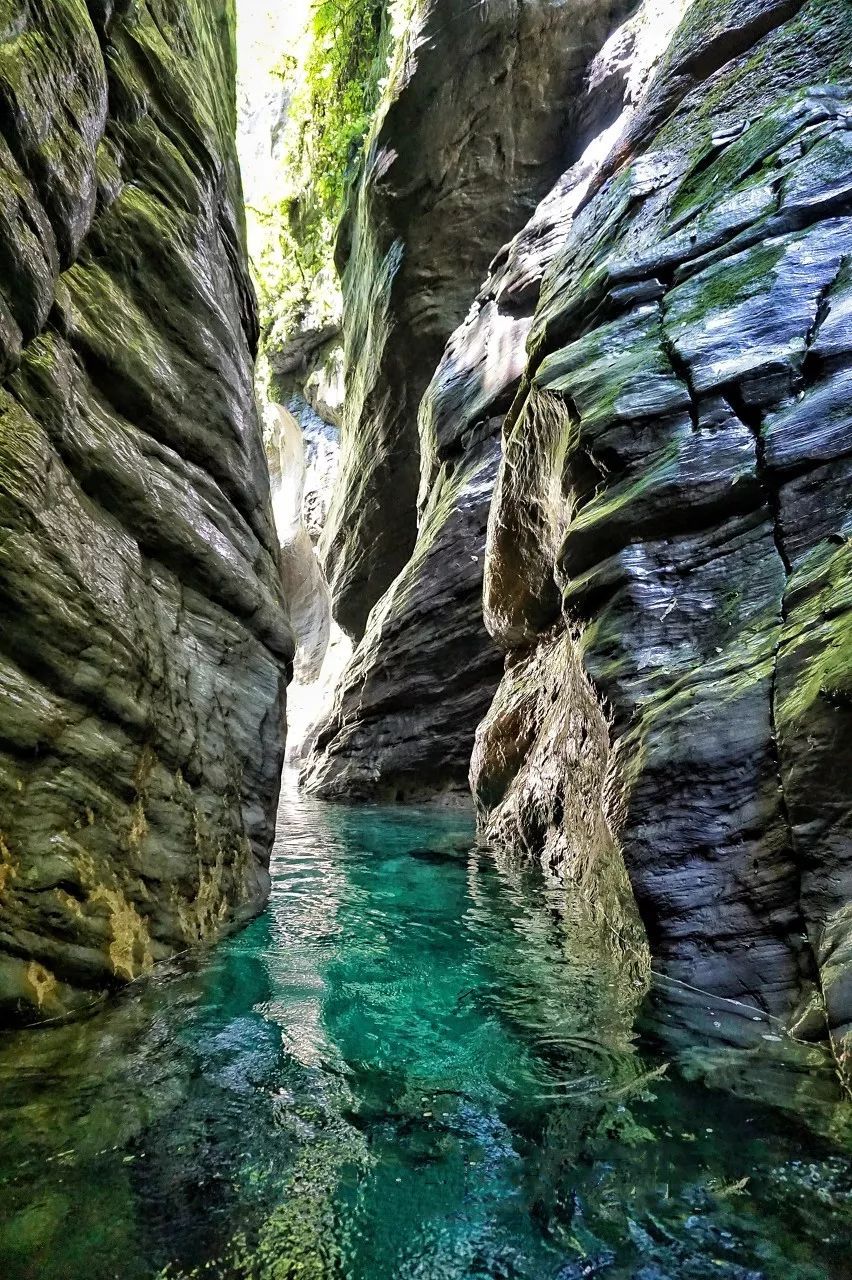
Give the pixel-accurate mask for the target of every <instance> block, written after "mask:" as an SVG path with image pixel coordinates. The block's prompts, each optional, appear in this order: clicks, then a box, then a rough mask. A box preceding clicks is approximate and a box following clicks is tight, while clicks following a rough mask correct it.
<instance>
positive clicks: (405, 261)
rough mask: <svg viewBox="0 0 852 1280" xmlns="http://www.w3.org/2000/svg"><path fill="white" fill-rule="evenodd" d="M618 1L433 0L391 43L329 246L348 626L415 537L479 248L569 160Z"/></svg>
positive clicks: (332, 559)
mask: <svg viewBox="0 0 852 1280" xmlns="http://www.w3.org/2000/svg"><path fill="white" fill-rule="evenodd" d="M629 7H630V6H629V5H628V4H626V3H622V2H621V0H582V2H581V3H576V4H572V5H570V6H566V5H565V4H563V3H561V2H560V0H533V3H519V2H518V0H499V2H498V3H493V4H489V5H487V6H482V5H471V4H469V3H468V0H438V2H437V3H433V4H428V5H427V4H422V5H417V6H416V7H415V9H416V12H415V16H414V19H413V21H412V24H411V31H410V33H409V39H408V40H407V42H406V44H405V45H400V46H399V48H398V49H397V50H396V53H395V60H394V64H393V71H392V76H391V87H390V89H389V91H388V93H387V95H386V99H385V103H384V106H383V108H382V109H381V110H380V114H379V119H378V122H377V125H376V127H375V129H374V130H373V133H372V135H371V137H370V138H369V139H368V144H367V149H366V155H365V159H364V162H363V166H362V173H361V176H360V179H359V181H358V183H357V186H356V189H355V192H354V194H353V198H352V205H351V209H350V213H349V216H348V218H347V220H346V223H345V225H344V230H343V235H342V238H341V244H340V247H339V257H340V259H341V262H342V263H345V273H344V278H343V284H344V344H345V352H346V391H347V395H346V405H345V414H344V422H343V432H342V458H341V477H342V478H341V481H340V483H339V484H338V486H337V489H336V492H335V498H334V501H333V503H332V507H331V511H330V513H329V520H328V523H327V525H326V528H325V531H324V534H323V541H322V548H323V553H324V556H325V564H326V570H327V576H328V580H329V583H330V585H331V588H332V595H333V599H334V608H335V616H336V618H337V619H338V621H339V623H340V625H341V626H342V627H343V629H344V630H345V631H346V632H347V633H348V634H349V635H351V636H352V637H353V639H355V640H356V641H357V640H359V639H360V638H361V636H362V635H363V634H364V630H365V627H366V624H367V617H368V614H369V612H370V609H371V608H372V607H373V605H374V604H375V603H376V602H377V600H378V599H379V598H380V596H381V595H382V594H383V593H384V591H385V590H386V589H387V588H388V587H389V586H390V584H391V582H392V581H393V580H394V578H395V577H396V575H397V574H398V573H399V572H400V571H401V570H402V568H403V566H404V565H405V563H406V561H407V560H408V558H409V556H410V555H411V554H412V551H413V548H414V543H415V539H416V534H417V520H416V505H417V491H418V485H419V472H420V468H419V457H418V454H419V448H418V430H417V413H418V406H419V404H420V400H421V398H422V396H423V394H424V392H425V390H426V387H427V386H428V384H429V381H430V379H431V378H432V376H433V374H434V372H435V369H436V367H437V365H438V363H439V361H440V359H441V354H442V352H443V349H444V346H445V344H446V342H447V339H448V338H449V337H450V335H451V334H452V333H453V331H454V330H455V329H456V327H457V326H458V325H459V324H460V323H461V321H462V320H463V319H464V317H465V315H466V313H467V311H468V309H469V307H470V304H471V301H472V299H473V298H474V296H475V294H476V291H477V289H478V287H479V285H480V283H481V282H482V280H483V279H484V278H485V276H486V273H487V271H488V264H489V261H490V260H491V258H492V257H493V255H494V253H495V252H496V250H497V249H499V247H500V246H501V245H502V244H504V242H505V241H506V240H507V239H509V237H510V236H511V235H513V234H514V233H515V232H516V231H518V230H519V229H520V228H521V227H523V225H524V224H525V222H526V221H527V219H528V218H529V217H530V215H531V214H532V212H533V210H534V209H535V206H536V204H537V202H538V201H539V200H540V199H541V197H542V196H543V195H544V194H545V193H546V192H547V191H548V190H549V188H550V187H551V185H552V184H553V182H554V180H555V179H556V178H557V177H558V175H559V174H560V172H561V171H562V170H563V168H564V167H565V161H566V154H567V151H566V149H568V150H570V148H571V147H572V145H573V142H572V139H573V138H574V137H575V134H576V133H577V132H578V131H579V132H582V130H583V129H584V128H585V127H586V125H587V122H586V121H584V120H583V119H582V118H581V113H580V109H579V108H580V106H581V104H582V101H583V96H582V93H581V89H582V84H583V77H584V74H585V71H586V68H587V66H588V63H589V61H590V60H591V58H592V57H593V56H594V54H595V53H596V52H597V51H598V50H599V49H600V47H601V45H602V44H603V42H604V40H605V39H606V37H607V35H608V33H609V31H610V30H611V28H612V27H613V25H615V23H616V22H617V20H618V19H619V18H620V17H622V16H623V15H624V13H625V12H626V11H627V10H628V9H629ZM581 149H582V148H581V147H580V148H579V149H578V151H579V150H581Z"/></svg>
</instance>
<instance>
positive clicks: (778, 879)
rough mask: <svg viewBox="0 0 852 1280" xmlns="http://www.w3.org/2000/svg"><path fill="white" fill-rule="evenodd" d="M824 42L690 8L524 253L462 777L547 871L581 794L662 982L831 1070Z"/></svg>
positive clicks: (804, 8)
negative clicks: (565, 231)
mask: <svg viewBox="0 0 852 1280" xmlns="http://www.w3.org/2000/svg"><path fill="white" fill-rule="evenodd" d="M850 54H852V13H850V10H849V8H848V6H837V5H833V4H828V3H824V2H822V0H810V2H809V3H801V0H796V2H791V0H763V2H756V0H729V2H728V3H726V4H719V3H708V2H706V0H695V3H693V4H692V6H691V7H690V9H689V11H688V13H687V15H686V18H685V20H684V22H683V23H682V24H681V26H680V27H679V29H678V31H677V33H676V35H675V37H674V39H673V41H672V43H671V45H670V47H669V49H668V51H667V53H666V55H665V58H664V59H663V61H662V64H661V66H660V68H659V70H658V72H657V75H656V77H655V79H654V81H653V82H652V84H651V86H650V88H649V91H648V93H647V96H646V99H645V101H644V103H643V104H642V107H641V109H640V110H639V112H638V113H637V114H636V116H635V117H634V119H633V120H632V122H631V124H630V126H629V128H628V130H627V132H626V134H625V135H624V137H623V138H622V139H621V141H620V142H619V143H618V145H617V146H616V147H615V148H614V150H613V151H612V153H611V154H610V156H609V158H608V160H607V161H606V163H605V165H604V167H603V168H602V170H601V172H600V174H599V176H598V178H597V179H596V181H595V183H594V185H593V189H592V192H591V193H590V195H589V197H588V198H587V200H586V202H585V204H584V207H583V208H582V210H581V211H580V212H579V213H578V214H577V216H576V218H575V221H574V225H573V228H572V230H571V232H570V234H569V236H568V238H567V241H566V243H565V245H564V246H563V247H562V248H561V250H560V252H559V253H558V254H557V256H556V258H555V260H554V262H553V263H552V264H551V265H550V267H549V269H548V272H547V274H546V277H545V280H544V284H543V288H542V295H541V300H540V303H539V306H538V308H537V311H536V315H535V319H534V322H533V327H532V330H531V335H530V339H529V346H528V351H529V357H528V363H527V368H526V370H525V373H524V377H523V381H522V387H521V391H520V393H519V395H518V397H517V399H516V401H515V404H514V406H513V409H512V411H511V412H510V414H509V415H508V417H507V419H506V422H505V425H504V430H503V459H502V463H501V470H500V475H499V478H498V482H497V489H496V493H495V499H494V503H493V506H492V509H491V514H490V523H489V533H488V545H487V556H486V579H485V616H486V621H487V624H488V628H489V631H490V633H491V635H492V636H493V637H494V638H495V640H496V641H497V642H498V643H499V644H500V645H501V647H502V648H503V649H505V651H506V652H507V654H508V665H507V672H506V675H505V677H504V682H503V685H502V686H501V690H500V692H499V694H498V696H497V699H496V700H495V703H494V707H493V708H492V711H491V712H490V714H489V716H488V717H487V719H486V721H485V723H484V724H483V726H482V727H481V729H480V731H479V735H478V739H477V745H476V751H475V754H474V762H473V771H472V776H473V783H474V787H475V790H476V793H477V796H478V799H479V803H480V808H481V811H482V815H483V823H484V828H485V830H486V832H488V833H489V834H490V835H491V836H492V837H494V838H499V839H501V840H503V841H509V842H511V843H514V844H518V845H520V846H522V847H523V848H526V849H535V850H539V851H542V850H543V851H544V853H545V856H549V852H550V850H552V851H553V853H554V856H556V857H557V858H558V859H560V860H562V862H563V864H564V866H565V870H566V872H567V873H569V874H570V872H571V868H572V863H573V862H574V860H575V859H576V860H577V862H578V865H582V861H583V858H584V857H586V856H588V850H587V838H586V833H587V831H588V830H589V827H590V825H591V822H592V818H593V816H594V815H595V814H596V813H597V812H598V810H601V811H602V814H603V818H604V819H605V825H606V829H607V830H606V834H605V837H604V839H605V840H609V839H610V837H614V838H615V840H616V841H617V843H618V844H619V846H620V848H621V850H622V852H623V856H624V860H625V864H626V867H627V871H628V873H629V876H630V880H631V884H632V886H633V891H634V893H635V895H636V898H637V902H638V905H639V907H640V910H641V913H642V916H643V920H644V922H645V925H646V929H647V931H648V936H649V941H650V944H651V947H652V951H653V953H654V955H655V957H656V958H657V962H658V964H659V965H660V967H661V968H662V970H663V972H664V973H665V974H667V975H668V976H670V977H673V978H675V979H677V980H678V982H679V983H682V984H684V985H683V987H682V988H681V990H683V991H687V990H688V989H689V988H700V989H701V990H703V991H706V992H711V993H713V994H714V995H715V996H716V997H720V998H723V999H725V1000H731V1001H738V1002H741V1003H740V1004H739V1005H736V1006H735V1005H732V1006H731V1009H733V1010H735V1011H740V1012H741V1014H742V1017H741V1021H742V1024H743V1026H742V1028H741V1029H740V1032H738V1033H737V1034H742V1035H743V1036H745V1037H746V1038H747V1033H748V1029H749V1026H750V1024H751V1022H752V1021H753V1020H754V1016H755V1007H756V1009H757V1011H761V1010H762V1011H766V1012H768V1013H769V1014H772V1015H777V1016H778V1017H779V1018H780V1019H781V1020H782V1022H783V1024H785V1025H786V1026H788V1027H789V1028H791V1029H792V1030H793V1031H794V1032H796V1033H797V1034H798V1035H799V1036H801V1037H803V1038H808V1037H811V1036H814V1037H819V1036H822V1035H824V1033H825V1028H826V1024H827V1025H828V1027H829V1028H830V1029H831V1031H832V1033H833V1034H834V1037H835V1046H836V1051H837V1054H838V1060H839V1061H840V1062H841V1063H842V1061H843V1057H842V1055H843V1054H844V1052H846V1050H845V1047H844V1046H845V1045H846V1044H848V1041H847V1040H846V1036H847V1035H848V1032H849V1029H850V1024H851V1023H852V983H851V982H850V974H852V968H850V959H852V952H850V946H851V945H852V940H850V930H849V925H850V909H849V901H850V896H852V867H850V848H852V845H850V821H852V786H850V776H851V775H850V763H852V760H850V743H852V720H850V700H849V689H850V678H852V661H850V653H851V652H852V651H850V647H849V645H850V638H852V615H850V612H849V606H850V600H849V598H848V597H849V581H850V578H849V545H850V544H849V533H850V514H852V513H850V499H849V469H850V465H852V464H850V455H852V420H850V415H849V403H850V402H849V394H848V385H849V363H850V353H852V326H850V320H849V296H850V295H849V262H850V257H849V255H850V249H852V217H850V215H851V214H852V132H850V123H852V112H851V111H850V109H851V108H852V94H850V87H852V86H850V70H849V68H850ZM533 669H536V670H537V672H538V675H537V676H536V677H535V678H533V677H532V671H533ZM542 681H547V682H549V683H551V684H552V685H553V687H554V689H555V690H556V691H557V696H558V697H562V698H564V699H565V700H566V703H567V705H566V710H565V713H564V714H563V715H559V716H554V715H553V714H552V711H551V710H550V708H548V707H542V706H541V701H542V699H541V684H542ZM572 688H573V690H574V692H573V693H572V692H571V690H572ZM507 706H511V707H512V715H507V714H506V708H507ZM519 725H520V726H522V731H521V732H519V729H518V726H519ZM574 846H577V847H576V848H575V847H574ZM698 1003H699V1004H701V1005H702V1009H701V1011H700V1013H699V1014H698V1015H696V1016H697V1017H699V1019H701V1018H703V1019H706V1018H707V1011H706V1001H702V1000H700V999H699V1001H698ZM759 1025H760V1024H759ZM762 1031H763V1028H762V1027H761V1034H762Z"/></svg>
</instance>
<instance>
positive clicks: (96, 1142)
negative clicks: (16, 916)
mask: <svg viewBox="0 0 852 1280" xmlns="http://www.w3.org/2000/svg"><path fill="white" fill-rule="evenodd" d="M281 831H282V834H281V837H280V839H279V844H278V847H277V849H276V854H275V858H274V862H273V873H274V880H273V894H272V899H271V902H270V906H269V909H268V910H267V912H266V913H265V914H264V916H263V917H261V918H260V919H258V920H257V921H256V922H255V923H254V924H253V925H251V926H250V927H249V928H248V929H247V930H245V931H244V932H242V933H241V934H239V935H238V936H236V937H234V938H232V939H230V940H229V941H227V942H225V943H224V944H222V945H221V946H219V947H218V948H217V949H216V950H215V951H213V952H212V953H211V954H207V955H203V956H198V957H195V958H193V959H192V960H191V961H185V962H182V963H181V964H180V965H175V966H174V967H173V968H172V969H171V970H170V971H169V972H167V973H163V974H161V975H160V976H159V977H158V978H157V980H156V981H154V982H151V983H148V984H143V985H141V986H139V987H138V988H135V989H133V990H131V991H130V992H128V993H127V994H126V995H125V996H124V997H122V998H121V999H119V1000H117V1001H116V1002H115V1004H113V1005H112V1006H110V1007H106V1008H103V1009H101V1010H100V1011H98V1012H97V1013H96V1014H94V1015H93V1016H91V1017H89V1018H88V1019H86V1020H85V1021H83V1022H78V1023H76V1024H73V1025H69V1026H64V1027H60V1028H55V1029H51V1030H44V1031H40V1032H31V1033H26V1034H23V1035H15V1036H13V1037H7V1038H6V1039H5V1040H2V1041H0V1277H2V1278H3V1280H18V1278H24V1277H26V1278H27V1280H55V1278H56V1280H59V1278H61V1280H102V1278H103V1280H106V1278H107V1277H121V1280H136V1278H137V1277H145V1278H153V1277H157V1276H169V1277H175V1278H178V1277H185V1276H189V1275H195V1274H197V1275H199V1276H205V1277H207V1276H212V1277H252V1278H253V1280H297V1278H298V1280H319V1278H320V1277H322V1278H323V1280H325V1278H328V1280H331V1278H334V1280H463V1278H464V1280H468V1278H471V1280H472V1278H476V1280H480V1278H482V1280H485V1278H487V1277H497V1278H499V1280H575V1278H577V1277H585V1276H602V1277H607V1278H612V1280H616V1278H618V1280H626V1278H627V1277H631V1278H632V1280H663V1278H667V1280H681V1278H682V1277H683V1278H686V1280H699V1278H703V1277H708V1278H709V1277H713V1278H716V1280H719V1278H721V1280H758V1277H766V1278H767V1280H817V1278H821V1280H824V1278H825V1277H831V1278H832V1280H834V1278H835V1277H836V1278H838V1280H840V1278H842V1277H847V1276H851V1275H852V1262H851V1261H850V1259H852V1253H850V1245H852V1175H850V1165H849V1160H848V1154H847V1152H846V1151H845V1150H844V1149H843V1148H842V1147H841V1146H840V1145H838V1143H837V1142H835V1141H832V1140H831V1139H830V1138H829V1137H825V1136H823V1137H820V1136H817V1135H816V1134H815V1133H814V1132H813V1130H812V1129H811V1128H807V1127H805V1126H804V1124H802V1123H799V1122H797V1121H795V1120H794V1119H791V1118H790V1116H789V1115H787V1114H784V1113H783V1112H781V1111H774V1110H771V1109H769V1108H768V1107H764V1106H761V1105H759V1104H756V1103H753V1102H748V1101H744V1100H738V1099H737V1098H735V1097H733V1096H731V1094H730V1093H728V1092H722V1091H714V1090H712V1089H710V1088H707V1087H706V1086H705V1085H703V1084H701V1083H692V1084H690V1083H687V1082H686V1081H685V1080H683V1079H682V1078H681V1077H680V1076H679V1074H678V1072H677V1070H676V1068H675V1065H674V1064H673V1063H671V1062H670V1061H669V1059H668V1056H667V1054H666V1052H665V1050H664V1049H663V1048H661V1047H656V1048H655V1047H652V1046H650V1045H649V1044H646V1043H643V1042H640V1041H638V1040H636V1039H635V1038H634V1035H633V1033H632V1022H633V1016H634V1013H635V1006H636V1002H637V1000H638V998H639V995H640V994H641V993H640V991H639V989H638V988H637V989H635V990H634V989H631V980H630V979H629V978H627V979H625V978H624V976H623V975H622V976H621V977H617V976H616V974H617V971H616V969H614V968H613V967H612V966H611V965H610V963H609V961H608V959H607V957H606V956H605V955H603V954H602V952H601V950H600V945H599V942H598V943H596V940H595V937H594V936H593V932H592V931H589V930H587V928H586V924H585V923H584V921H583V919H582V918H581V917H579V916H577V915H572V914H571V913H570V912H568V913H567V914H566V906H565V902H564V900H563V898H562V896H561V895H559V894H558V893H557V892H556V891H555V890H554V889H553V888H549V887H548V886H547V885H545V884H544V883H543V882H542V881H541V880H540V879H539V878H537V877H536V876H535V875H533V874H532V873H530V872H521V871H511V870H509V869H506V868H502V869H500V868H498V867H496V866H495V865H494V862H493V860H492V859H491V858H490V857H489V856H488V855H487V854H486V853H485V852H483V851H481V850H477V849H476V848H475V846H474V844H473V832H472V826H471V823H470V821H469V819H468V818H467V817H466V816H464V815H461V814H459V813H453V812H448V811H428V810H419V811H417V810H394V809H373V808H364V809H357V810H356V809H347V808H343V807H336V806H335V807H332V806H324V805H321V804H316V803H310V802H307V801H302V800H300V799H299V798H298V796H296V795H295V794H294V793H293V792H292V791H289V792H288V793H287V795H286V796H285V799H284V803H283V808H282V823H281ZM794 1084H795V1088H797V1089H798V1088H801V1087H802V1081H801V1080H799V1081H796V1082H794ZM794 1091H795V1090H794Z"/></svg>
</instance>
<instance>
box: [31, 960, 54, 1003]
mask: <svg viewBox="0 0 852 1280" xmlns="http://www.w3.org/2000/svg"><path fill="white" fill-rule="evenodd" d="M26 977H27V982H28V983H29V984H30V986H31V987H32V989H33V994H34V996H35V1002H36V1004H37V1005H38V1007H39V1009H43V1008H44V1007H45V1005H46V1004H49V1003H50V1001H51V1000H52V999H55V998H56V997H57V996H58V988H57V984H56V978H55V977H54V976H53V974H52V973H51V972H50V970H49V969H45V967H44V965H43V964H39V962H38V961H37V960H31V961H30V962H29V964H28V965H27V969H26Z"/></svg>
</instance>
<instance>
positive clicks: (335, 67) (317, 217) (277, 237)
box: [238, 0, 387, 349]
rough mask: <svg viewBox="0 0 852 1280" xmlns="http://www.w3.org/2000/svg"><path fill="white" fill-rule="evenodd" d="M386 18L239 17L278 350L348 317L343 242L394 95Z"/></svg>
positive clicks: (289, 13) (263, 8)
mask: <svg viewBox="0 0 852 1280" xmlns="http://www.w3.org/2000/svg"><path fill="white" fill-rule="evenodd" d="M386 11H387V6H386V4H385V3H384V0H350V2H349V3H346V2H345V0H321V3H319V4H314V5H311V4H310V3H308V0H295V3H293V4H288V5H287V6H286V8H285V11H282V7H280V6H274V5H267V4H265V3H263V0H246V2H245V3H244V4H243V5H242V6H241V7H240V11H239V24H240V25H239V32H238V39H239V63H240V104H241V152H242V157H243V170H244V183H245V189H246V209H247V222H248V236H249V250H250V255H251V264H252V272H253V275H254V278H255V285H256V288H257V291H258V296H259V300H260V318H261V330H262V335H263V340H264V343H265V345H266V346H267V348H268V349H275V348H276V347H280V346H281V345H282V344H283V343H285V342H286V341H287V339H288V338H289V337H290V336H291V335H292V334H293V333H294V332H297V331H298V330H300V329H303V328H313V327H322V326H323V325H325V324H327V323H329V322H330V321H334V320H336V319H337V318H338V316H339V309H340V294H339V286H338V282H337V275H336V272H335V268H334V242H335V238H336V234H337V227H338V224H339V222H340V218H341V215H342V212H343V207H344V203H345V195H346V187H347V183H348V181H349V179H350V178H351V175H352V173H353V171H354V169H355V167H356V166H357V160H358V157H359V155H360V153H361V150H362V145H363V140H364V137H365V134H366V132H367V130H368V128H369V124H370V120H371V117H372V115H373V113H374V111H375V109H376V106H377V104H378V101H379V98H380V95H381V92H382V88H383V86H384V80H383V77H384V75H385V72H386V68H387V41H386V40H385V38H384V34H383V33H384V30H385V27H386V21H385V18H386ZM270 118H271V119H272V120H273V122H274V123H273V128H272V131H271V134H270V129H269V123H270Z"/></svg>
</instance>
